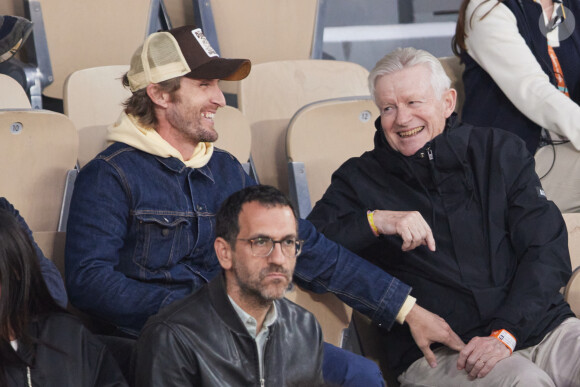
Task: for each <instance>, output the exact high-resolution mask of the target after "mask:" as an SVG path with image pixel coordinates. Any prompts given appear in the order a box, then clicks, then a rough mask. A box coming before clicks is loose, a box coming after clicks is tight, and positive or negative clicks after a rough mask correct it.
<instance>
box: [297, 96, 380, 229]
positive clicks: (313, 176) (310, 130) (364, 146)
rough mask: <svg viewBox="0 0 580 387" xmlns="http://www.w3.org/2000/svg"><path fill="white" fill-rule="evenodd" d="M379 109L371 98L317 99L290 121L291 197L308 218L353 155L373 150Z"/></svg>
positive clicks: (299, 210)
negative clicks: (335, 172)
mask: <svg viewBox="0 0 580 387" xmlns="http://www.w3.org/2000/svg"><path fill="white" fill-rule="evenodd" d="M378 116H379V110H378V108H377V106H376V105H375V103H374V102H373V101H372V100H371V99H370V97H358V98H348V97H346V98H337V99H330V100H324V101H317V102H313V103H311V104H308V105H306V106H304V107H303V108H302V109H300V110H298V111H297V112H296V114H294V117H292V120H291V121H290V123H289V124H288V130H287V133H286V153H287V157H288V173H289V179H290V181H289V189H290V197H291V198H292V199H293V200H294V202H295V203H297V205H298V212H299V215H300V217H301V218H305V217H306V216H307V215H308V214H309V213H310V210H311V209H312V206H313V205H314V203H316V202H317V201H318V200H319V199H320V198H321V197H322V195H323V194H324V192H325V191H326V189H327V188H328V186H329V185H330V177H331V176H332V174H333V173H334V171H336V170H337V169H338V167H340V166H341V165H342V164H343V163H344V162H345V161H346V160H348V159H349V158H350V157H356V156H360V155H361V154H362V153H364V152H365V151H368V150H371V149H373V147H374V146H373V137H374V134H375V132H376V130H375V127H374V122H375V120H376V119H377V117H378Z"/></svg>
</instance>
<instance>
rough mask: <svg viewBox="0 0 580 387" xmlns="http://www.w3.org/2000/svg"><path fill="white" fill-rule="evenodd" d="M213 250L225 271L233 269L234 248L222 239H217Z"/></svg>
mask: <svg viewBox="0 0 580 387" xmlns="http://www.w3.org/2000/svg"><path fill="white" fill-rule="evenodd" d="M213 248H214V250H215V255H216V256H217V259H218V261H219V262H220V265H221V267H222V268H223V269H224V270H229V269H231V268H232V247H231V246H230V244H229V243H228V241H226V240H225V239H224V238H222V237H217V238H216V239H215V242H214V243H213Z"/></svg>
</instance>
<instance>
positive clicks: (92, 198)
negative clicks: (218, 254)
mask: <svg viewBox="0 0 580 387" xmlns="http://www.w3.org/2000/svg"><path fill="white" fill-rule="evenodd" d="M129 200H130V198H129V197H128V192H126V190H125V185H124V182H123V178H122V176H121V175H120V174H119V173H118V172H117V170H116V169H115V168H114V167H113V166H111V165H110V164H108V163H106V162H104V161H102V160H98V159H97V160H93V161H92V162H91V163H89V164H87V165H86V166H85V167H84V168H83V169H82V171H81V172H80V174H79V176H78V178H77V180H76V182H75V189H74V192H73V197H72V199H71V207H70V212H69V219H68V224H67V237H66V256H65V281H66V286H67V290H68V293H69V297H70V301H71V303H72V304H73V305H74V306H75V307H76V308H78V309H80V310H82V311H83V312H86V313H89V314H90V315H92V316H95V317H98V318H99V319H102V320H105V321H107V322H109V323H111V324H113V325H115V326H117V327H121V328H124V331H126V332H127V333H130V334H134V335H137V334H138V332H139V331H140V330H141V328H142V327H143V325H144V324H145V321H146V320H147V318H148V317H149V316H152V315H154V314H156V313H157V312H158V311H159V309H160V308H161V307H163V306H165V305H168V304H170V303H171V302H172V301H175V300H177V299H180V298H183V297H185V296H186V295H188V294H189V293H190V292H191V289H189V288H188V289H185V288H182V289H181V288H180V289H179V290H170V289H169V288H168V287H165V286H163V284H157V283H148V282H144V281H139V280H137V279H133V278H131V277H128V276H126V275H125V274H124V273H122V272H121V271H119V270H117V267H118V266H119V265H120V264H121V260H122V257H121V256H120V251H121V248H122V247H123V244H124V241H125V239H126V235H127V233H128V224H129V214H130V205H129ZM129 259H131V258H130V257H129Z"/></svg>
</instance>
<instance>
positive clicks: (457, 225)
mask: <svg viewBox="0 0 580 387" xmlns="http://www.w3.org/2000/svg"><path fill="white" fill-rule="evenodd" d="M376 126H377V129H378V130H377V133H376V135H375V149H374V150H372V151H370V152H366V153H364V154H363V155H362V156H361V157H358V158H353V159H350V160H348V161H347V162H346V163H344V164H343V165H342V166H341V167H340V168H339V169H338V170H337V171H336V172H335V173H334V174H333V176H332V182H331V185H330V187H329V188H328V190H327V191H326V193H325V194H324V196H323V198H322V199H321V200H320V201H319V202H318V203H317V204H316V206H315V207H314V209H313V210H312V213H311V214H310V215H309V217H308V218H309V220H310V221H311V222H312V223H313V224H314V225H315V226H316V227H317V228H318V229H319V230H320V231H322V232H323V233H324V234H325V235H326V236H327V237H329V238H330V239H333V240H335V241H337V242H339V243H341V244H343V245H344V246H345V247H347V248H349V249H351V250H352V251H354V252H356V253H357V254H359V255H360V256H361V257H364V258H366V259H368V260H369V261H371V262H373V263H375V264H376V265H378V266H379V267H381V268H383V269H384V270H386V271H388V272H389V273H390V274H392V275H394V276H396V277H397V278H399V279H401V280H402V281H404V282H406V283H407V284H409V285H411V286H412V288H413V290H412V291H411V295H413V296H414V297H416V298H417V302H418V303H419V304H420V305H421V306H423V307H424V308H426V309H428V310H430V311H431V312H433V313H436V314H438V315H440V316H441V317H443V318H444V319H445V320H446V321H447V322H448V323H449V325H450V326H451V328H453V330H454V331H455V332H456V333H457V334H458V335H459V336H461V338H462V339H463V340H464V341H465V342H467V341H469V340H470V339H471V338H473V337H474V336H488V335H489V334H490V333H491V331H492V330H495V329H507V330H508V331H510V332H511V333H512V334H514V335H515V337H516V339H517V347H516V349H521V348H525V347H528V346H530V345H534V344H536V343H538V342H539V341H540V340H541V339H542V338H543V337H544V336H545V335H546V334H547V333H548V332H549V331H551V330H552V329H553V328H554V327H556V326H557V325H558V324H559V323H560V322H562V321H563V320H564V319H565V318H567V317H569V316H573V314H572V312H571V310H570V307H569V306H568V304H567V303H566V302H565V301H564V299H563V296H562V295H561V294H560V292H559V291H560V289H561V288H562V287H563V286H564V285H565V284H566V283H567V281H568V279H569V277H570V274H571V268H570V257H569V253H568V238H567V232H566V226H565V224H564V221H563V218H562V216H561V214H560V212H559V211H558V209H557V208H556V206H555V205H554V204H553V203H552V202H551V201H549V200H547V199H546V197H545V195H544V193H543V190H542V188H541V185H540V181H539V179H538V177H537V175H536V173H535V171H534V160H533V157H532V156H531V155H530V154H529V152H528V151H527V150H526V147H525V144H524V142H523V141H522V140H520V139H519V138H517V137H516V136H515V135H513V134H511V133H508V132H506V131H503V130H499V129H492V128H476V127H473V126H470V125H465V124H460V123H458V122H456V118H455V116H453V117H451V118H449V119H448V121H447V127H446V128H445V130H444V132H443V133H442V134H440V135H439V136H437V137H435V138H434V139H433V140H431V141H430V142H429V143H427V144H426V145H425V146H424V147H423V148H422V149H420V150H419V151H418V152H417V153H416V154H415V155H413V156H409V157H406V156H403V155H402V154H401V153H399V152H397V151H394V150H393V149H392V148H391V147H390V146H389V145H388V143H387V141H386V139H385V136H384V134H383V131H382V128H381V127H380V121H379V120H377V123H376ZM377 209H380V210H395V211H419V212H420V213H421V215H422V216H423V218H425V220H426V221H427V223H428V224H429V226H430V227H431V229H432V231H433V234H434V238H435V242H436V245H437V250H436V251H435V252H431V251H429V249H428V248H427V247H426V246H420V247H417V248H416V249H414V250H412V251H409V252H402V251H401V244H402V240H401V239H400V237H398V236H384V235H383V236H380V237H379V238H376V237H374V235H373V234H372V231H371V229H370V227H369V224H368V220H367V216H366V212H367V210H377ZM384 340H385V345H384V346H383V348H385V349H386V351H387V355H388V358H389V360H390V365H392V367H393V368H394V370H395V371H396V372H402V371H404V370H405V369H406V368H407V367H408V366H409V365H410V364H411V363H412V362H413V361H415V360H417V359H418V358H420V357H421V356H422V353H421V352H420V350H419V348H418V347H417V346H416V345H415V343H414V341H413V338H412V337H411V334H410V331H409V329H408V326H407V325H406V324H405V325H402V326H401V325H396V326H395V327H393V329H392V330H391V331H390V332H387V331H385V332H384Z"/></svg>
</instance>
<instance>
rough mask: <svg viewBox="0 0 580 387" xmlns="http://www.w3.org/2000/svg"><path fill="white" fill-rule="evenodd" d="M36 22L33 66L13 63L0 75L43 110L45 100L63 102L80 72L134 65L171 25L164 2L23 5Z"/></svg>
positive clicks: (29, 52)
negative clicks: (139, 51) (138, 53)
mask: <svg viewBox="0 0 580 387" xmlns="http://www.w3.org/2000/svg"><path fill="white" fill-rule="evenodd" d="M24 8H25V10H26V13H27V14H28V15H30V16H29V18H30V20H31V21H32V22H33V23H34V26H33V31H32V38H31V39H28V41H27V42H26V45H25V46H24V49H23V51H24V52H25V54H26V55H25V56H26V57H27V58H28V61H29V62H28V63H22V62H20V61H18V60H10V61H8V62H5V63H3V64H2V65H0V73H4V74H9V75H11V76H13V77H14V78H16V79H17V80H19V82H20V83H21V84H22V85H23V87H24V89H25V90H27V92H28V93H29V94H30V96H31V101H32V106H33V107H35V108H40V107H42V95H44V96H47V97H51V98H55V99H62V98H63V85H64V82H65V79H66V77H67V76H68V75H69V74H71V73H73V72H74V71H76V70H80V69H84V68H88V67H95V66H105V65H118V64H124V63H129V61H130V59H131V55H132V54H133V52H134V51H135V49H136V48H137V47H138V46H139V45H140V44H142V43H143V40H144V39H145V37H146V36H147V35H148V34H150V33H151V32H154V31H157V30H158V29H159V28H160V27H166V26H167V25H169V20H168V19H167V17H166V15H165V9H164V5H163V1H162V0H148V1H144V0H124V1H116V0H102V1H89V0H79V1H73V2H71V1H68V0H35V1H33V0H24Z"/></svg>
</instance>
